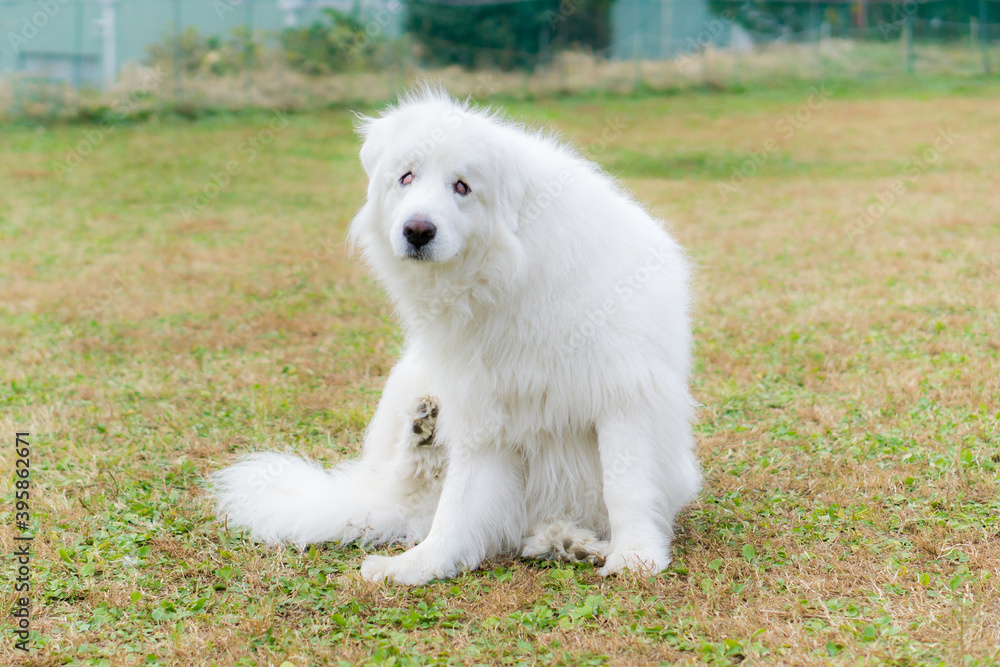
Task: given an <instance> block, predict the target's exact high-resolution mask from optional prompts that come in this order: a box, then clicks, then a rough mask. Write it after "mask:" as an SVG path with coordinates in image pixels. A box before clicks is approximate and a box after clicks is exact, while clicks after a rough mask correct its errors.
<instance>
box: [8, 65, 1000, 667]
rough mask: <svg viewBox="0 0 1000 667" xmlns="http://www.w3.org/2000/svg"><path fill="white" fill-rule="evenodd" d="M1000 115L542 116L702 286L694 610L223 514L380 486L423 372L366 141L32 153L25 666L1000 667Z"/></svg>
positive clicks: (881, 98)
mask: <svg viewBox="0 0 1000 667" xmlns="http://www.w3.org/2000/svg"><path fill="white" fill-rule="evenodd" d="M998 94H1000V87H998V86H997V85H996V84H995V83H992V84H989V83H982V82H980V83H976V82H970V83H967V84H963V88H962V89H961V90H954V89H952V90H950V91H949V90H939V91H938V92H930V91H928V90H927V89H916V88H915V89H914V91H913V92H909V93H907V92H882V93H880V94H879V93H878V92H877V91H875V94H873V91H871V90H862V91H852V90H849V89H843V88H838V89H823V90H812V91H811V90H810V89H809V88H807V87H806V86H791V87H789V88H786V89H784V90H782V91H780V92H769V93H765V92H761V93H747V94H742V95H734V94H716V95H705V94H694V93H692V94H687V95H682V96H672V97H655V96H647V97H636V98H619V99H610V98H608V99H605V98H599V97H586V98H565V99H561V100H553V101H545V102H536V103H530V102H518V103H516V104H514V105H513V106H512V107H511V112H512V113H513V114H515V115H516V116H517V117H519V118H522V119H524V120H526V121H528V122H530V123H533V124H544V125H546V126H550V127H553V128H556V129H557V130H559V131H560V132H562V133H563V134H564V135H565V136H567V137H568V138H570V139H571V140H572V141H574V142H575V143H577V144H578V145H580V146H581V147H583V148H584V149H585V150H587V151H588V152H589V153H590V154H591V155H592V156H593V157H594V159H596V160H598V161H599V162H601V163H602V164H603V165H605V166H606V167H608V168H609V169H610V170H612V171H613V172H614V173H615V174H617V175H619V176H620V177H621V179H622V180H623V181H624V183H625V184H626V185H627V186H628V187H629V188H631V189H632V190H634V192H635V193H636V194H637V195H638V196H639V197H640V198H641V199H643V200H644V201H646V202H648V203H649V206H650V208H651V210H652V211H654V212H655V213H656V214H657V215H659V216H661V217H663V218H665V219H667V220H669V221H670V224H671V227H672V229H673V231H674V233H675V235H676V236H677V237H678V238H679V239H680V240H681V242H682V243H683V244H684V245H685V246H686V247H688V248H689V249H690V251H691V254H692V256H693V257H694V258H695V260H696V261H697V262H698V263H699V265H700V269H699V273H698V280H697V286H696V289H697V296H698V303H699V305H698V309H697V317H696V327H697V331H696V339H697V371H696V375H695V377H694V391H695V394H696V396H697V398H698V400H699V401H700V402H701V403H702V404H703V407H702V409H701V411H700V422H699V424H698V426H697V434H698V439H699V453H700V458H701V460H702V462H703V465H704V467H705V471H706V478H705V487H704V490H703V492H702V493H701V495H700V496H699V498H698V500H697V502H696V503H694V504H693V505H692V506H691V507H690V508H689V509H688V510H687V511H685V512H684V513H683V514H682V515H681V517H680V520H679V525H678V534H677V536H676V539H675V541H674V548H675V554H674V562H673V564H672V565H671V567H670V568H669V569H668V570H667V571H666V572H664V573H662V574H661V575H659V576H656V577H653V578H649V579H624V578H617V579H609V580H602V579H600V578H599V577H597V576H596V574H595V572H594V570H593V569H591V567H590V566H578V567H574V566H568V565H559V564H553V563H535V562H522V561H519V560H513V559H500V560H495V561H490V562H488V563H486V564H484V567H483V569H482V570H481V571H478V572H473V573H469V574H465V575H463V576H461V577H460V578H458V579H457V580H455V581H449V582H439V583H432V584H430V585H428V586H424V587H420V588H415V589H405V588H392V587H387V586H382V585H375V584H370V583H367V582H364V581H363V580H361V579H360V577H359V575H358V567H359V565H360V562H361V560H362V558H363V556H364V551H363V550H362V549H360V548H356V547H352V548H346V549H342V550H338V549H333V548H320V549H315V550H311V551H309V552H307V553H300V552H297V551H295V550H292V549H287V550H277V551H276V550H268V549H265V548H261V547H258V546H255V545H253V544H252V543H250V542H249V541H248V540H246V539H245V538H244V537H243V536H241V535H240V534H238V533H230V532H227V531H226V530H225V529H224V528H223V527H221V526H219V525H217V524H215V523H214V522H213V519H212V515H211V512H210V508H209V505H208V502H207V500H206V498H205V496H204V491H203V488H204V487H203V479H204V477H205V475H206V474H207V473H209V472H211V471H213V470H216V469H218V468H220V467H221V466H223V465H225V464H226V463H228V462H230V461H231V460H232V459H233V458H234V457H235V456H236V455H238V454H240V453H243V452H248V451H251V450H254V449H287V450H292V451H296V452H300V453H303V454H305V455H308V456H311V457H314V458H317V459H320V460H323V461H325V462H327V463H333V462H336V461H339V460H341V459H342V458H344V457H347V456H353V455H354V454H356V453H357V451H358V449H359V446H360V440H361V437H362V433H363V429H364V427H365V424H366V423H367V420H368V419H369V418H370V416H371V414H372V412H373V410H374V408H375V405H376V403H377V400H378V397H379V392H380V389H381V386H382V383H383V382H384V379H385V377H386V375H387V373H388V371H389V369H390V368H391V366H392V364H393V360H394V359H395V358H396V356H397V355H398V353H399V346H400V342H401V341H400V335H399V332H398V330H397V328H396V326H395V325H394V323H393V321H392V318H391V315H390V312H389V310H388V308H387V306H386V302H385V299H384V298H383V296H382V295H381V294H380V292H379V290H378V288H377V286H376V285H375V284H374V283H373V282H372V281H371V280H370V279H369V278H368V277H367V275H366V272H365V270H364V269H363V268H362V266H361V265H360V262H359V261H358V260H357V259H355V258H352V257H351V256H349V254H348V252H347V250H346V248H345V247H344V245H343V239H344V233H345V228H346V225H347V223H348V221H349V220H350V218H351V216H352V214H353V212H354V211H355V210H356V209H357V207H358V206H359V205H360V202H361V200H362V197H363V191H364V186H365V181H364V177H363V174H362V172H361V170H360V167H359V165H358V163H357V157H356V151H357V140H356V139H355V137H354V136H352V133H351V123H352V117H351V115H350V114H349V113H347V112H346V111H344V112H334V111H330V112H324V113H316V114H311V115H292V116H288V117H287V118H286V119H285V120H281V119H276V118H275V117H274V116H272V115H271V114H267V113H259V114H243V115H239V116H217V117H210V118H204V119H202V120H199V121H197V122H187V121H183V120H179V119H174V118H169V117H164V118H159V117H156V116H154V117H152V118H151V119H150V120H149V121H148V122H144V123H142V124H137V125H129V126H122V127H117V128H111V129H109V128H104V129H102V128H101V127H99V126H96V125H63V126H53V127H31V126H26V125H18V126H7V127H0V363H2V368H3V383H2V384H0V441H2V442H3V444H4V447H3V448H2V450H0V452H2V453H0V465H2V470H3V474H4V476H5V477H6V478H7V479H10V480H13V479H15V478H14V477H13V473H14V470H15V468H14V465H15V464H14V458H15V455H14V449H15V448H14V440H15V432H16V431H30V432H31V437H30V439H29V441H30V443H31V450H32V454H31V457H32V458H31V471H32V478H31V479H32V484H34V485H35V486H34V487H33V491H32V494H33V495H32V497H31V499H30V508H31V509H30V511H31V513H32V526H33V530H34V532H35V535H36V537H35V539H34V542H33V549H34V554H33V557H32V564H31V568H32V575H31V576H32V577H33V589H32V592H31V596H32V604H33V609H32V612H33V620H32V624H33V625H32V636H31V643H32V645H33V648H32V651H31V652H30V653H29V654H27V655H25V654H23V653H22V652H20V651H17V650H15V648H14V641H15V640H14V638H13V635H12V634H11V629H10V628H11V620H12V617H11V616H10V615H9V614H8V611H7V610H8V609H14V607H15V604H16V599H15V598H16V597H17V596H15V594H14V592H13V590H12V587H11V586H8V585H5V586H4V588H3V589H2V591H0V602H2V605H0V606H2V609H3V617H2V620H0V630H2V632H0V663H2V664H18V665H20V664H26V665H63V664H67V665H157V664H159V665H210V664H215V665H275V666H278V665H284V664H286V663H287V664H290V665H294V666H295V667H301V666H304V665H321V664H329V663H336V662H337V661H345V662H349V663H356V662H365V661H369V660H370V661H372V662H374V663H380V664H426V663H450V664H565V665H588V664H605V663H611V664H616V665H631V664H656V663H659V662H667V663H676V662H680V663H685V662H686V663H699V664H700V663H707V664H722V665H728V664H737V663H741V662H742V664H754V665H778V664H787V665H810V664H815V665H820V664H823V665H826V664H835V665H837V664H844V665H848V664H849V665H856V664H871V665H876V664H878V665H883V664H892V665H898V666H904V665H906V666H913V665H924V664H927V665H937V664H942V665H993V664H998V663H1000V648H998V647H1000V581H998V579H1000V499H998V482H1000V433H998V428H997V423H998V418H1000V399H998V396H1000V361H998V354H1000V150H998V147H1000V104H998V103H997V97H998ZM286 121H287V122H286ZM72 151H76V154H74V153H73V152H72ZM84 153H86V155H84ZM229 162H233V163H235V165H236V167H237V168H235V169H231V171H234V172H237V173H235V175H232V176H229V177H228V184H226V180H227V177H223V176H221V175H220V173H221V172H224V171H225V170H226V166H227V163H229ZM57 163H62V164H64V165H65V166H66V168H65V169H64V168H63V167H62V166H61V165H60V164H57ZM230 167H232V165H230ZM213 179H216V180H217V181H218V182H219V183H222V185H223V186H222V187H215V186H213ZM199 193H200V195H201V196H199ZM880 200H881V203H880ZM879 206H881V207H882V208H881V211H880V210H879V208H878V207H879ZM4 493H5V494H6V495H5V500H4V504H3V507H2V512H0V519H2V523H3V526H2V528H0V546H2V549H3V551H4V553H5V554H11V553H13V552H14V550H15V548H16V544H15V540H14V537H15V536H16V535H20V531H18V530H16V528H15V526H14V500H13V493H14V491H13V485H12V486H11V488H10V490H9V491H8V490H6V488H5V491H4ZM13 563H14V561H13V559H12V558H10V557H9V555H8V556H5V558H4V564H3V568H5V569H4V570H3V572H4V577H3V579H4V581H7V582H10V581H12V580H13V579H14V576H15V574H16V572H15V565H14V564H13Z"/></svg>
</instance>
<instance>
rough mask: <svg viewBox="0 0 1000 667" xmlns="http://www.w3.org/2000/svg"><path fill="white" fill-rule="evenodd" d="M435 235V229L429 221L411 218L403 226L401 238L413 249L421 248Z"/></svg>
mask: <svg viewBox="0 0 1000 667" xmlns="http://www.w3.org/2000/svg"><path fill="white" fill-rule="evenodd" d="M435 234H437V227H435V226H434V223H433V222H431V221H429V220H419V219H417V218H413V219H411V220H407V221H406V224H405V225H403V236H405V237H406V240H407V241H409V242H410V245H411V246H413V247H414V248H422V247H423V246H425V245H427V244H428V243H430V242H431V239H433V238H434V235H435Z"/></svg>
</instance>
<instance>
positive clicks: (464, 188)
mask: <svg viewBox="0 0 1000 667" xmlns="http://www.w3.org/2000/svg"><path fill="white" fill-rule="evenodd" d="M453 187H454V188H455V193H456V194H460V195H462V196H463V197H464V196H465V195H467V194H469V193H470V192H472V190H470V189H469V186H468V185H466V184H465V181H455V185H454V186H453Z"/></svg>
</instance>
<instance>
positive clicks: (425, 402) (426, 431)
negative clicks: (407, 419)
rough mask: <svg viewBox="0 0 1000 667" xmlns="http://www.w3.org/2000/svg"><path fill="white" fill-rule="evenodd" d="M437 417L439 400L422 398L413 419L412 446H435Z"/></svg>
mask: <svg viewBox="0 0 1000 667" xmlns="http://www.w3.org/2000/svg"><path fill="white" fill-rule="evenodd" d="M437 417H438V404H437V399H436V398H434V397H432V396H425V397H424V398H421V399H420V402H419V403H418V404H417V408H416V410H414V412H413V415H412V417H411V419H412V423H411V426H410V432H411V435H410V444H411V445H413V446H414V447H427V446H429V445H433V444H434V427H435V426H436V425H437Z"/></svg>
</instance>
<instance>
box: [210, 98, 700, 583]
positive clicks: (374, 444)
mask: <svg viewBox="0 0 1000 667" xmlns="http://www.w3.org/2000/svg"><path fill="white" fill-rule="evenodd" d="M360 131H361V134H362V135H363V137H364V145H363V146H362V148H361V163H362V165H363V166H364V169H365V171H366V172H367V174H368V177H369V179H370V184H369V187H368V198H367V202H366V203H365V205H364V207H363V208H362V209H361V210H360V212H359V213H358V215H357V217H356V218H355V219H354V221H353V222H352V225H351V232H350V235H351V238H352V240H353V241H354V242H355V243H356V244H357V245H358V246H360V248H361V249H362V251H363V254H364V257H365V259H366V260H367V261H368V263H369V264H370V265H371V267H372V269H373V270H374V272H375V274H376V275H377V277H378V278H379V279H380V280H381V282H382V283H383V285H384V286H385V288H386V290H387V291H388V293H389V295H390V297H391V298H392V301H393V304H394V305H395V309H396V312H397V314H398V317H399V319H400V320H401V322H402V325H403V328H404V332H405V339H406V344H405V349H404V352H403V355H402V358H401V359H400V360H399V363H398V364H396V366H395V368H393V370H392V373H391V374H390V375H389V378H388V380H387V382H386V385H385V390H384V392H383V393H382V400H381V401H380V402H379V405H378V409H377V411H376V413H375V416H374V418H373V419H372V422H371V424H370V425H369V428H368V431H367V434H366V437H365V443H364V453H363V455H362V456H361V458H360V459H358V460H356V461H350V462H347V463H344V464H342V465H340V466H338V467H336V468H334V469H333V470H329V471H327V470H323V469H321V468H320V467H319V466H317V465H315V464H313V463H310V462H308V461H305V460H303V459H300V458H297V457H294V456H289V455H284V454H255V455H252V456H250V457H249V458H247V459H245V460H243V461H242V462H240V463H237V464H236V465H234V466H232V467H230V468H228V469H225V470H222V471H221V472H218V473H216V474H215V475H214V477H213V483H214V492H215V496H216V499H217V501H218V512H219V515H220V516H221V517H224V518H225V519H227V521H228V524H229V525H230V526H235V527H245V528H248V529H249V530H250V532H251V534H252V535H253V537H255V538H256V539H258V540H260V541H263V542H267V543H293V544H297V545H300V546H305V545H306V544H309V543H315V542H324V541H328V540H332V541H338V542H349V541H353V540H359V541H361V542H365V543H373V544H385V543H390V542H402V543H406V544H414V543H418V544H416V546H414V547H413V548H411V549H409V550H408V551H406V552H404V553H402V554H400V555H398V556H394V557H391V558H390V557H384V556H369V557H368V558H366V559H365V561H364V563H363V565H362V567H361V572H362V575H363V576H364V577H365V578H366V579H369V580H373V581H375V580H382V579H390V580H392V581H395V582H398V583H403V584H421V583H424V582H427V581H429V580H431V579H435V578H448V577H453V576H455V575H456V574H457V573H458V572H460V571H462V570H472V569H475V568H476V567H477V566H478V565H479V563H480V562H481V561H482V560H483V559H484V558H488V557H490V556H493V555H496V554H499V553H501V552H504V551H508V550H514V549H517V550H519V551H520V552H521V554H522V555H523V556H525V557H543V558H545V557H548V558H560V559H563V560H581V561H584V560H585V561H590V562H593V563H597V564H598V565H600V566H601V569H600V573H601V574H602V575H607V574H613V573H617V572H621V571H622V570H624V569H630V570H633V571H638V572H645V573H650V572H657V571H659V570H661V569H663V568H664V567H666V566H667V564H668V563H669V562H670V552H669V547H670V535H671V533H672V524H673V519H674V515H675V514H676V513H677V511H678V510H679V509H680V508H681V507H682V506H683V505H684V504H685V503H686V502H687V501H688V500H690V499H691V497H692V496H693V495H694V494H695V493H696V492H697V490H698V487H699V483H700V478H701V475H700V471H699V466H698V464H697V461H696V459H695V455H694V451H693V438H692V433H691V424H690V422H691V419H692V413H693V405H694V404H693V402H692V399H691V396H690V394H689V392H688V386H687V378H688V373H689V369H690V345H691V333H690V324H689V319H688V305H689V303H688V302H689V290H688V280H689V267H688V263H687V261H686V259H685V256H684V254H683V252H682V251H681V250H680V248H679V247H678V246H677V244H676V243H675V242H674V241H673V239H672V238H671V237H670V236H669V235H668V234H667V233H666V232H664V231H663V229H662V228H661V225H660V223H659V222H658V221H656V220H654V219H653V218H651V217H650V216H649V214H648V213H646V211H645V210H643V208H642V207H641V206H640V205H639V204H637V203H636V202H635V201H633V200H632V199H631V198H630V197H629V196H628V195H627V194H625V193H624V192H623V191H622V190H621V189H620V188H619V186H617V185H616V184H615V183H614V182H613V181H612V179H610V178H609V177H608V176H607V175H605V174H604V173H603V172H602V171H601V170H600V168H598V167H597V166H596V165H595V164H593V163H592V162H589V161H587V160H585V159H583V158H581V157H580V156H579V155H577V154H576V153H574V152H573V151H571V150H570V149H568V148H565V147H564V146H562V145H560V144H559V143H558V142H556V141H554V140H553V139H551V138H548V137H545V136H541V135H539V134H535V133H531V132H527V131H525V130H524V129H523V128H521V127H519V126H517V125H515V124H513V123H511V122H508V121H504V120H501V119H499V118H498V117H497V116H495V115H493V114H490V113H487V112H485V111H481V110H475V109H473V108H470V107H469V106H468V105H465V104H460V103H456V102H454V101H452V100H451V99H449V98H447V97H446V96H444V95H442V94H440V93H437V92H433V91H427V92H422V93H418V94H416V95H414V96H412V97H410V98H407V99H406V100H404V101H403V102H402V103H401V104H400V105H399V106H398V107H396V108H393V109H390V110H388V111H386V112H385V113H384V114H383V115H382V116H381V117H380V118H375V119H371V118H365V119H363V120H362V125H361V130H360Z"/></svg>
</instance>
